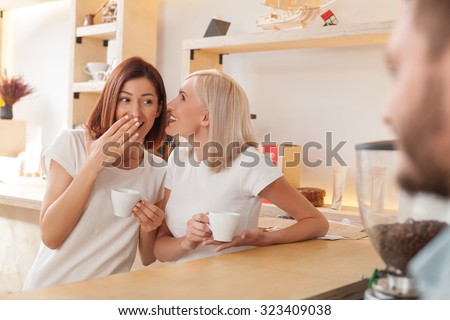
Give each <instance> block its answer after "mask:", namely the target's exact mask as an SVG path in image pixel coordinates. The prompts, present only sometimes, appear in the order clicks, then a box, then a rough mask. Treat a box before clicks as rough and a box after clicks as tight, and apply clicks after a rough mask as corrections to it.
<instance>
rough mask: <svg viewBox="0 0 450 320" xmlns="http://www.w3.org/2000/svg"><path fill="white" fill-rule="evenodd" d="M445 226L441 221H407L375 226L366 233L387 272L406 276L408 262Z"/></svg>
mask: <svg viewBox="0 0 450 320" xmlns="http://www.w3.org/2000/svg"><path fill="white" fill-rule="evenodd" d="M446 226H447V223H445V222H442V221H436V220H421V221H415V220H412V219H408V220H407V221H406V222H404V223H391V224H378V225H375V226H373V227H371V228H368V229H367V233H368V234H369V237H370V239H371V240H372V242H373V244H374V246H375V249H376V250H377V251H378V253H379V254H380V256H381V258H382V259H383V260H384V262H385V263H386V264H387V267H388V271H390V272H394V273H396V274H401V275H406V267H407V265H408V263H409V261H410V260H411V259H412V258H413V257H414V256H415V255H416V253H418V252H419V251H420V250H421V249H422V248H423V247H424V246H425V245H426V244H427V243H428V242H429V241H430V240H431V239H432V238H433V237H434V236H436V235H437V234H438V233H439V232H440V231H441V230H442V229H443V228H445V227H446Z"/></svg>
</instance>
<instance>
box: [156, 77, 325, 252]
mask: <svg viewBox="0 0 450 320" xmlns="http://www.w3.org/2000/svg"><path fill="white" fill-rule="evenodd" d="M168 111H169V116H170V118H169V124H168V127H167V128H166V133H167V134H168V135H171V136H176V135H179V136H181V137H184V138H185V139H187V141H188V142H189V143H188V145H189V147H179V148H176V149H175V150H174V151H173V152H172V154H171V156H170V157H169V160H168V169H167V176H166V182H165V188H166V190H165V199H164V201H165V202H166V205H165V213H166V219H165V221H164V222H163V224H162V225H161V227H160V228H159V231H158V235H157V239H156V242H155V256H156V257H157V258H158V259H159V260H160V261H181V260H192V259H198V258H202V257H207V256H211V255H215V254H218V253H222V252H231V251H237V250H242V249H244V248H248V246H267V245H272V244H279V243H289V242H296V241H302V240H307V239H311V238H314V237H318V236H323V235H325V234H326V232H327V231H328V222H327V220H326V219H325V218H324V217H323V215H322V214H321V213H320V212H319V211H318V210H317V209H316V208H315V207H314V206H312V205H311V204H310V203H309V202H308V201H307V200H306V199H305V198H304V197H303V196H302V195H301V194H300V193H299V192H297V191H296V190H295V189H294V188H293V187H292V186H291V185H289V183H288V182H287V181H286V179H285V178H284V177H283V175H282V173H281V172H279V171H278V170H277V169H276V168H275V167H273V166H271V165H270V164H269V163H267V162H266V161H265V158H264V157H263V155H262V154H261V153H259V152H258V150H257V148H256V147H257V144H256V143H255V142H254V141H255V139H254V136H253V131H252V128H251V125H250V115H249V106H248V100H247V96H246V94H245V92H244V91H243V90H242V88H241V87H240V86H239V84H237V83H236V82H235V81H234V80H233V79H232V78H231V77H229V76H227V75H225V74H224V73H222V72H220V71H217V70H205V71H198V72H195V73H193V74H191V75H189V76H188V77H187V78H186V80H185V82H184V84H183V86H182V87H181V89H180V91H179V94H178V96H177V97H176V98H175V99H174V100H172V101H171V102H170V103H169V104H168ZM262 197H264V198H266V199H268V200H270V201H271V202H273V203H274V204H275V205H277V206H278V207H279V208H281V209H283V210H284V211H286V212H288V213H289V214H290V215H291V216H292V217H294V218H295V220H297V223H296V224H294V225H293V226H291V227H289V228H286V229H283V230H279V231H274V232H262V231H261V230H259V229H258V216H259V211H260V208H261V202H262ZM209 211H232V212H237V213H240V214H241V220H240V225H239V227H238V230H237V232H236V234H235V237H234V238H233V240H232V241H231V242H228V243H221V242H217V241H214V240H213V239H212V234H211V230H210V229H209V227H208V225H207V224H208V222H209V220H208V212H209Z"/></svg>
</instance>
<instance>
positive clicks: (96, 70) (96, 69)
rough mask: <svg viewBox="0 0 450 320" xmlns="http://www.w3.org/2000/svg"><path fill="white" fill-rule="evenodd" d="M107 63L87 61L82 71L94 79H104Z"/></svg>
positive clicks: (106, 74) (106, 73)
mask: <svg viewBox="0 0 450 320" xmlns="http://www.w3.org/2000/svg"><path fill="white" fill-rule="evenodd" d="M108 69H109V64H107V63H104V62H88V63H87V64H86V65H85V66H84V67H83V71H84V72H85V73H86V74H88V75H90V76H91V77H92V79H93V80H94V81H104V80H106V78H107V76H108V72H107V71H108Z"/></svg>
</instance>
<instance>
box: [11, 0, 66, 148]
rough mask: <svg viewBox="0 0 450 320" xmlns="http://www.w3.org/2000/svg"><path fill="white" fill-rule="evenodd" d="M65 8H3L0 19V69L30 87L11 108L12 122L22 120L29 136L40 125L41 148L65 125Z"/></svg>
mask: <svg viewBox="0 0 450 320" xmlns="http://www.w3.org/2000/svg"><path fill="white" fill-rule="evenodd" d="M69 9H70V1H69V0H59V1H54V2H49V3H44V4H38V5H33V6H29V7H24V8H20V9H12V10H8V11H5V12H4V17H3V52H2V56H3V64H2V67H3V68H6V69H7V70H8V74H9V75H10V76H12V75H23V77H24V80H25V81H26V82H27V83H29V84H30V85H31V86H32V87H33V88H34V89H35V93H33V94H32V95H29V96H27V97H24V98H23V99H22V100H21V101H19V102H18V103H17V104H15V105H14V110H13V112H14V119H17V120H26V121H27V125H28V127H29V129H30V130H29V131H30V133H31V134H35V132H36V130H33V129H35V127H36V126H38V127H42V139H43V147H44V148H45V147H47V146H48V145H49V143H50V142H51V141H52V140H53V139H54V137H55V135H56V134H57V133H58V131H59V130H61V129H62V128H63V127H65V126H66V123H67V101H68V83H69V73H68V71H69V41H70V37H69V36H68V35H69V33H70V32H69V30H70V29H69V19H68V17H69V13H70V12H69ZM29 138H30V139H32V138H34V137H29Z"/></svg>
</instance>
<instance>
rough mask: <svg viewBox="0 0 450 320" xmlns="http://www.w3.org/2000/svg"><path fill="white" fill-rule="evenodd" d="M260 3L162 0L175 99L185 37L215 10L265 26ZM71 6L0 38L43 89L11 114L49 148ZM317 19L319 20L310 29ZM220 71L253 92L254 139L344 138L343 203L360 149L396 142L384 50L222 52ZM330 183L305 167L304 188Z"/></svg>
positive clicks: (167, 71) (14, 25) (377, 12)
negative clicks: (387, 113) (385, 115)
mask: <svg viewBox="0 0 450 320" xmlns="http://www.w3.org/2000/svg"><path fill="white" fill-rule="evenodd" d="M261 2H262V1H261V0H245V1H242V0H227V1H224V0H189V1H186V0H159V3H160V5H159V17H158V61H157V67H158V68H159V70H160V71H161V73H162V75H163V77H164V79H165V81H166V86H167V92H168V95H169V97H174V96H175V95H176V93H177V91H178V88H179V86H180V84H181V44H182V40H183V39H188V38H199V37H202V36H203V34H204V32H205V30H206V27H207V25H208V23H209V21H210V19H211V18H212V16H214V15H220V16H221V18H222V19H223V20H227V21H230V22H231V26H230V29H229V31H228V34H239V33H249V32H261V30H259V29H258V27H257V26H256V24H255V21H256V19H257V18H258V17H259V16H261V15H263V14H265V13H267V12H268V9H267V8H266V7H264V6H263V5H261ZM69 7H70V5H69V0H59V1H56V2H51V3H48V4H44V5H39V6H33V7H29V8H24V9H17V10H11V11H9V12H8V15H7V19H5V20H8V22H6V21H5V26H6V25H7V28H6V27H5V32H4V35H5V33H6V32H7V33H8V34H9V35H8V37H9V38H11V34H14V39H13V40H11V39H9V40H8V43H10V44H9V45H11V46H12V47H13V48H14V51H13V53H12V57H13V58H14V59H13V61H11V60H8V65H10V66H11V71H13V70H14V73H21V74H24V75H25V77H26V80H27V81H29V82H30V83H31V84H32V85H33V86H35V87H36V88H37V89H38V93H37V94H34V95H33V96H30V97H29V98H28V99H26V100H24V101H23V102H21V103H20V104H18V105H17V107H16V108H15V117H16V118H17V119H26V120H27V121H29V122H31V123H36V124H43V123H44V122H45V123H49V125H48V127H46V128H45V129H44V136H43V142H44V147H45V146H47V145H48V144H49V143H50V142H51V140H52V139H53V137H54V135H55V134H56V133H57V132H58V131H59V130H60V129H61V128H62V127H63V126H64V125H65V121H66V112H67V99H68V97H67V94H68V90H67V83H68V65H69V63H68V56H69V52H68V50H69V49H68V48H69V42H68V41H71V39H70V37H69V36H68V35H69V26H68V21H69V19H68V17H69ZM400 7H401V0H378V1H373V0H337V1H336V2H335V3H333V4H332V5H331V6H330V8H331V9H332V10H333V11H334V13H335V14H336V16H337V18H338V19H339V21H340V23H341V24H352V23H359V22H370V21H377V20H394V19H396V18H397V17H398V15H399V13H400ZM24 21H27V23H26V24H24ZM321 25H322V21H321V19H320V18H318V19H317V20H315V21H313V23H311V25H310V26H311V27H314V26H316V27H320V26H321ZM6 29H7V30H9V31H6ZM13 31H14V33H12V32H13ZM11 41H13V42H12V44H11ZM11 59H12V58H11ZM224 71H225V72H227V73H229V74H231V75H232V76H233V77H234V78H235V79H236V80H237V81H238V82H239V83H241V85H242V86H243V87H244V89H245V90H246V91H247V93H248V96H249V99H250V102H251V109H252V112H253V113H256V114H257V116H258V119H257V120H254V122H253V123H254V126H255V131H256V133H257V138H258V139H262V137H263V135H264V134H266V133H268V132H270V133H271V135H272V138H273V139H275V141H276V142H287V141H291V142H294V143H296V144H301V145H304V144H305V143H306V142H308V141H317V142H319V143H321V144H323V145H325V134H326V132H327V131H331V132H333V144H334V145H335V144H337V143H338V142H339V141H341V140H343V141H348V142H347V143H346V144H345V146H344V147H343V148H342V149H341V152H340V155H341V156H342V158H343V159H344V160H345V161H346V163H347V164H348V165H349V167H350V168H349V172H348V175H347V182H348V183H347V186H346V191H345V197H344V204H347V205H356V193H355V169H354V167H355V152H354V145H355V144H356V143H359V142H366V141H372V140H379V139H386V138H392V135H391V133H390V132H389V130H388V129H387V128H386V127H385V125H384V124H383V123H382V122H381V119H380V115H381V112H382V109H383V104H384V102H385V101H386V99H387V96H388V94H389V90H390V89H391V79H390V76H389V75H388V73H387V69H386V68H385V66H384V46H381V45H374V46H362V47H344V48H324V49H305V50H292V51H281V52H268V53H252V54H239V55H232V56H225V57H224ZM311 151H313V150H311ZM315 159H322V160H324V159H325V155H324V149H323V150H318V151H317V152H312V153H311V158H310V160H315ZM332 183H333V176H332V169H331V168H330V167H326V166H325V164H323V165H322V166H320V167H318V168H315V169H312V168H306V167H303V172H302V185H304V186H315V187H322V188H325V189H326V191H327V199H326V201H327V202H330V201H331V196H332Z"/></svg>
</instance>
